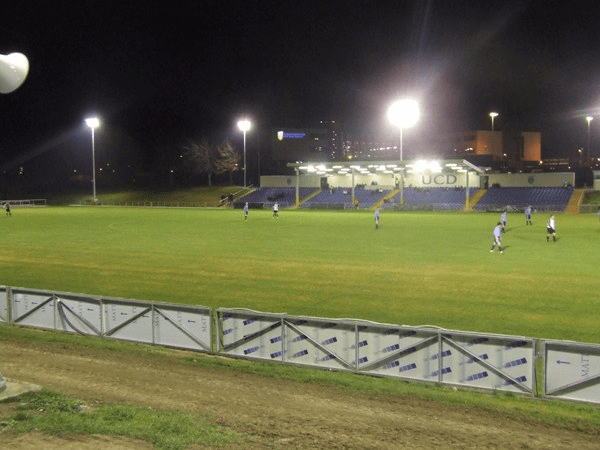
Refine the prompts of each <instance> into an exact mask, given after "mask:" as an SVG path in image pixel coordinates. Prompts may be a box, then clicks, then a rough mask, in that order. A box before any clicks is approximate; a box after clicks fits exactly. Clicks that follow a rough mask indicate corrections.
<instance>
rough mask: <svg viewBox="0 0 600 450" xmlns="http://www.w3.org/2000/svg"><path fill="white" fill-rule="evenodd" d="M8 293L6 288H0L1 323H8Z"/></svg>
mask: <svg viewBox="0 0 600 450" xmlns="http://www.w3.org/2000/svg"><path fill="white" fill-rule="evenodd" d="M8 319H9V317H8V292H7V290H6V286H0V322H8Z"/></svg>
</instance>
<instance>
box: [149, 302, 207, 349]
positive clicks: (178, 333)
mask: <svg viewBox="0 0 600 450" xmlns="http://www.w3.org/2000/svg"><path fill="white" fill-rule="evenodd" d="M211 323H212V322H211V310H210V308H186V307H185V306H181V305H159V304H155V305H154V327H153V329H154V343H155V344H158V345H165V346H169V347H180V348H185V349H190V350H202V351H212V326H211Z"/></svg>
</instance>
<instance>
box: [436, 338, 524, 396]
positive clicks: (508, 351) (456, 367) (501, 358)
mask: <svg viewBox="0 0 600 450" xmlns="http://www.w3.org/2000/svg"><path fill="white" fill-rule="evenodd" d="M441 337H442V339H441V348H440V355H439V357H440V359H441V361H442V362H441V368H440V377H441V381H442V382H444V383H447V384H458V385H461V386H467V387H473V388H482V389H493V390H501V391H510V392H517V393H528V394H532V395H533V393H534V385H535V341H534V340H533V339H528V338H521V337H515V336H498V335H483V334H473V333H461V332H443V333H442V334H441Z"/></svg>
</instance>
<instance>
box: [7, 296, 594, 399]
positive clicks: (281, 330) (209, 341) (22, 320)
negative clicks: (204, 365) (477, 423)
mask: <svg viewBox="0 0 600 450" xmlns="http://www.w3.org/2000/svg"><path fill="white" fill-rule="evenodd" d="M2 323H4V324H9V325H19V326H26V327H36V328H42V329H48V330H55V331H63V332H67V333H79V334H82V335H87V336H97V337H103V338H110V339H119V340H126V341H132V342H139V343H144V344H152V345H160V346H165V347H174V348H179V349H185V350H192V351H198V352H205V353H213V354H219V355H223V356H228V357H234V358H244V359H250V360H260V361H276V362H278V363H283V364H293V365H298V366H307V367H315V368H320V369H324V370H339V371H350V372H354V373H359V374H364V375H371V376H382V377H392V378H397V379H400V380H406V381H415V382H421V383H432V384H443V385H448V386H458V387H461V388H468V389H479V390H491V391H501V392H507V393H514V394H523V395H529V396H532V397H540V396H541V397H545V398H552V399H559V400H570V401H580V402H587V403H596V404H600V345H595V344H582V343H577V342H571V341H554V340H543V339H535V338H528V337H522V336H509V335H497V334H485V333H472V332H463V331H455V330H446V329H441V328H436V327H410V326H405V325H402V326H400V325H393V324H382V323H375V322H369V321H364V320H356V319H326V318H317V317H305V316H289V315H287V314H273V313H265V312H257V311H251V310H246V309H229V308H218V309H216V310H214V311H213V310H212V309H211V308H209V307H204V306H189V305H180V304H172V303H163V302H149V301H141V300H133V299H122V298H110V297H98V296H90V295H84V294H72V293H65V292H55V291H45V290H35V289H24V288H11V287H7V286H0V324H2ZM539 368H541V374H540V375H541V377H542V380H543V383H541V384H542V386H541V387H540V386H538V383H537V380H538V373H537V370H538V369H539ZM540 388H541V389H540Z"/></svg>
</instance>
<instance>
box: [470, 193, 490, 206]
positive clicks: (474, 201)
mask: <svg viewBox="0 0 600 450" xmlns="http://www.w3.org/2000/svg"><path fill="white" fill-rule="evenodd" d="M486 192H487V191H486V189H479V190H478V191H477V192H475V194H474V195H473V196H471V197H469V211H473V208H474V207H475V205H476V204H477V203H478V202H479V200H480V199H481V197H483V196H484V195H485V193H486Z"/></svg>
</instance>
